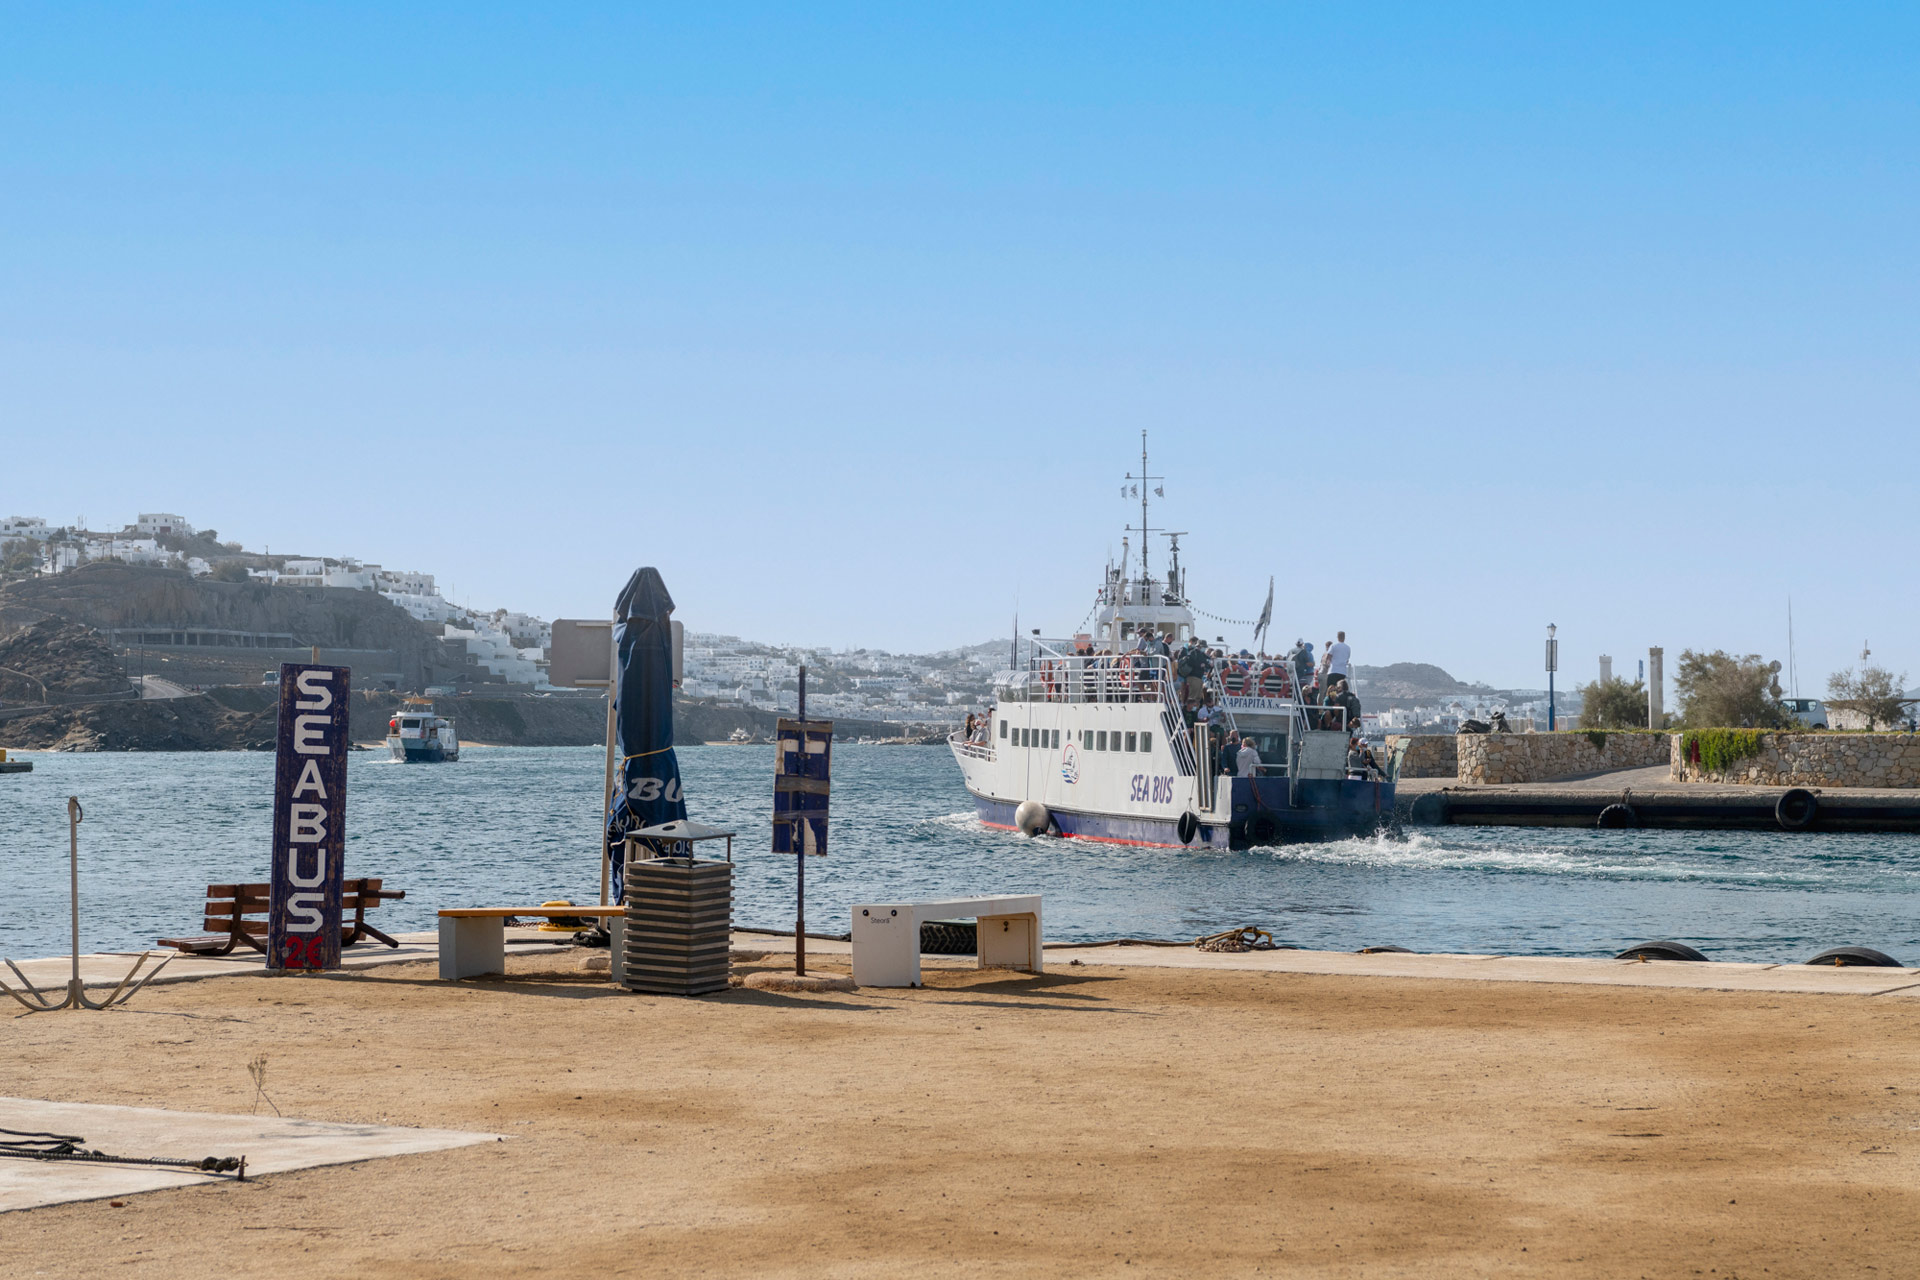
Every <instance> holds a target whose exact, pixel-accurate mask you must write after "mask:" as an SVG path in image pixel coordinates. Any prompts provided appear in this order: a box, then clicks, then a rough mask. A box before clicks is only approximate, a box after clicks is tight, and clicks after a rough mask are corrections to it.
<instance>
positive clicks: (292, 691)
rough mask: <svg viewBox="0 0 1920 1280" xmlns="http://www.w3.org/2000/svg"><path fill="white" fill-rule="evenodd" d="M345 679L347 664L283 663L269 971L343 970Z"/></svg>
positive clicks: (268, 937) (274, 786)
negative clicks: (333, 665) (337, 665)
mask: <svg viewBox="0 0 1920 1280" xmlns="http://www.w3.org/2000/svg"><path fill="white" fill-rule="evenodd" d="M348 675H349V671H348V669H347V668H346V667H322V666H313V665H309V664H306V663H294V662H287V663H282V664H281V666H280V723H279V732H278V747H279V754H278V759H277V760H276V764H275V769H274V785H273V874H272V876H271V887H270V888H269V890H268V903H269V907H270V910H269V912H268V917H267V967H268V968H269V969H279V970H287V969H302V970H312V969H338V968H339V967H340V896H341V886H342V876H343V875H344V868H343V866H342V858H343V855H344V853H345V843H346V819H347V713H348V711H349V704H350V700H349V698H348V696H347V695H348V691H349V690H348V679H347V678H348Z"/></svg>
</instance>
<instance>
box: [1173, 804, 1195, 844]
mask: <svg viewBox="0 0 1920 1280" xmlns="http://www.w3.org/2000/svg"><path fill="white" fill-rule="evenodd" d="M1174 830H1175V831H1177V832H1178V833H1179V835H1180V843H1181V844H1192V843H1193V838H1194V837H1195V836H1197V835H1199V834H1200V818H1199V816H1198V815H1197V814H1195V813H1194V812H1193V810H1191V809H1189V810H1187V811H1186V812H1185V813H1183V814H1181V815H1180V821H1179V822H1177V823H1175V824H1174Z"/></svg>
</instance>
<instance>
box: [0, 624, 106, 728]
mask: <svg viewBox="0 0 1920 1280" xmlns="http://www.w3.org/2000/svg"><path fill="white" fill-rule="evenodd" d="M131 689H132V685H131V683H130V682H129V681H128V680H127V677H126V673H125V671H124V670H123V668H122V667H121V665H120V656H119V655H118V654H117V653H115V652H114V650H113V646H112V645H110V644H108V643H107V641H106V638H105V637H104V636H102V635H101V634H100V633H99V632H97V631H95V630H94V629H93V628H91V627H86V626H82V625H80V624H79V623H76V622H72V621H69V620H68V619H66V618H59V617H49V618H45V619H42V620H41V621H39V622H36V623H34V624H33V625H31V626H28V627H23V628H22V629H20V630H19V631H16V632H14V633H13V634H11V635H9V636H6V637H5V638H4V639H0V704H4V705H7V706H17V705H19V704H20V703H36V702H38V703H47V704H57V703H62V702H74V701H77V700H79V699H83V698H103V697H110V696H112V695H114V694H125V693H128V692H129V691H130V690H131Z"/></svg>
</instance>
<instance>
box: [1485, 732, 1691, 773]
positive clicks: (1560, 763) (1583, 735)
mask: <svg viewBox="0 0 1920 1280" xmlns="http://www.w3.org/2000/svg"><path fill="white" fill-rule="evenodd" d="M1672 737H1673V735H1671V734H1665V733H1604V734H1603V733H1587V732H1584V731H1581V730H1574V731H1572V732H1569V733H1463V734H1461V735H1460V736H1459V738H1458V743H1459V748H1458V749H1459V767H1458V769H1457V771H1456V773H1455V776H1456V777H1458V778H1459V779H1460V781H1462V782H1484V783H1506V782H1546V781H1549V780H1551V779H1553V778H1565V777H1568V776H1571V775H1574V774H1581V773H1605V772H1607V771H1609V770H1613V769H1644V768H1646V767H1648V766H1649V765H1660V764H1668V763H1670V762H1671V761H1672V759H1673V751H1674V748H1673V745H1672V741H1671V740H1672Z"/></svg>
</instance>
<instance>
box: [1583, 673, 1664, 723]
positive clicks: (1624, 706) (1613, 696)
mask: <svg viewBox="0 0 1920 1280" xmlns="http://www.w3.org/2000/svg"><path fill="white" fill-rule="evenodd" d="M1579 693H1580V727H1581V728H1582V729H1644V728H1646V727H1647V686H1646V685H1645V684H1644V683H1642V682H1641V681H1639V680H1635V681H1634V682H1633V683H1631V684H1629V683H1627V682H1626V681H1625V680H1622V679H1621V678H1620V677H1619V676H1611V677H1609V678H1607V679H1605V680H1595V681H1594V682H1593V683H1592V684H1588V685H1582V686H1581V687H1580V690H1579Z"/></svg>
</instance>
